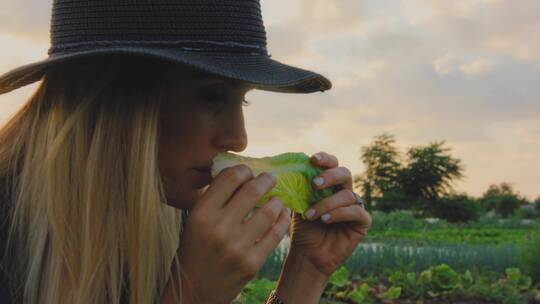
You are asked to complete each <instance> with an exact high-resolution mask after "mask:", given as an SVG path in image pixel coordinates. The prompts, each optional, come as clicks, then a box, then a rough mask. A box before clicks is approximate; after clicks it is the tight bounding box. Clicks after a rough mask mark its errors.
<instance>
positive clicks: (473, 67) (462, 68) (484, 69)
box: [433, 52, 495, 76]
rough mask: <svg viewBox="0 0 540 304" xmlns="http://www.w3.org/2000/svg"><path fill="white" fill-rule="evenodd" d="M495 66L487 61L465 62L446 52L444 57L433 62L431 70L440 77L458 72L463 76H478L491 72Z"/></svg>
mask: <svg viewBox="0 0 540 304" xmlns="http://www.w3.org/2000/svg"><path fill="white" fill-rule="evenodd" d="M494 67H495V64H494V63H493V62H491V61H490V60H487V59H477V60H473V61H471V62H465V60H464V59H461V58H459V57H458V56H456V55H455V54H454V53H453V52H448V53H446V54H445V55H444V56H442V57H440V58H437V59H435V60H434V61H433V69H434V70H435V72H437V74H439V75H440V76H446V75H449V74H451V73H454V72H459V73H461V74H462V75H464V76H479V75H483V74H486V73H489V72H490V71H492V70H493V68H494Z"/></svg>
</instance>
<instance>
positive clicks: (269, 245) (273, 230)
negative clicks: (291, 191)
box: [252, 209, 291, 265]
mask: <svg viewBox="0 0 540 304" xmlns="http://www.w3.org/2000/svg"><path fill="white" fill-rule="evenodd" d="M290 223H291V216H290V215H289V214H288V213H287V211H285V209H281V213H280V214H279V218H278V220H277V222H276V223H275V224H274V225H273V226H271V227H270V228H269V229H268V231H267V232H266V233H265V234H264V235H263V236H262V237H261V238H260V240H259V241H258V242H256V243H255V246H254V248H253V249H252V253H253V255H254V256H256V257H258V258H260V259H261V260H260V261H261V263H264V261H265V260H266V258H267V257H268V256H269V255H270V254H271V253H272V251H273V250H274V249H275V248H276V247H277V245H278V244H279V243H280V242H281V240H282V239H283V237H284V236H285V234H286V233H287V231H288V230H289V225H290ZM261 265H262V264H261Z"/></svg>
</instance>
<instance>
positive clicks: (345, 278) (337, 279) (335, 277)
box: [328, 266, 350, 287]
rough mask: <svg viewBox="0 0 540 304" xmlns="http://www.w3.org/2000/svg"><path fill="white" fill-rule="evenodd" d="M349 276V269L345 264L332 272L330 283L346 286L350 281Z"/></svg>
mask: <svg viewBox="0 0 540 304" xmlns="http://www.w3.org/2000/svg"><path fill="white" fill-rule="evenodd" d="M349 276H350V273H349V270H347V268H345V266H341V267H339V269H338V270H336V271H334V273H332V275H331V276H330V278H329V279H328V283H330V284H332V285H335V286H336V287H344V286H346V285H347V284H348V283H349Z"/></svg>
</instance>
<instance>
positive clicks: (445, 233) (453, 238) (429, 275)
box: [238, 212, 540, 304]
mask: <svg viewBox="0 0 540 304" xmlns="http://www.w3.org/2000/svg"><path fill="white" fill-rule="evenodd" d="M373 218H374V224H373V227H372V229H371V230H370V232H369V235H368V237H366V239H365V240H364V241H363V242H362V243H361V244H359V246H358V247H357V249H356V250H355V252H354V253H353V255H352V256H351V257H350V258H349V259H348V260H347V261H346V263H345V265H344V267H343V268H342V269H340V270H339V271H336V273H335V274H334V276H333V277H332V279H331V280H330V283H329V284H328V286H327V288H326V291H325V293H324V294H323V299H322V300H321V303H455V302H460V303H516V304H519V303H535V302H534V298H535V297H537V296H538V294H537V293H538V291H537V289H538V286H539V282H538V277H537V273H538V272H540V270H539V268H540V266H538V267H536V269H532V268H533V267H535V266H534V265H537V264H534V263H536V262H535V261H534V259H535V258H536V255H537V254H536V253H534V252H530V251H531V250H530V248H537V247H534V246H535V245H534V244H537V245H538V246H540V241H539V240H540V221H539V220H536V221H523V220H521V219H507V220H501V219H498V218H483V219H481V220H479V221H477V222H475V223H474V224H469V225H464V224H461V225H458V224H449V223H446V222H444V221H426V220H424V219H416V218H414V217H413V216H412V215H411V214H409V213H406V212H395V213H394V214H374V216H373ZM287 243H288V240H284V242H283V243H282V245H281V246H280V248H279V249H278V250H276V251H274V252H273V254H272V255H271V256H270V257H269V258H268V260H267V261H266V263H265V265H264V266H263V268H262V269H261V271H260V272H259V274H258V276H257V278H256V279H254V280H253V281H252V282H250V284H249V285H248V286H246V288H245V289H244V292H243V293H242V295H241V296H240V297H239V299H238V303H246V304H249V303H263V302H264V300H260V299H261V298H264V297H266V296H267V295H268V293H269V292H270V290H271V289H272V288H273V287H275V281H276V279H277V278H278V277H279V272H280V270H281V267H282V265H283V259H284V258H285V257H286V254H287V250H288V248H287V247H286V246H285V244H287ZM531 246H533V247H531ZM533 251H534V250H533ZM537 252H538V253H540V248H539V249H538V250H537ZM531 255H532V256H531ZM536 260H537V261H539V262H540V257H539V258H536ZM527 261H529V262H528V263H529V264H527ZM531 264H532V265H533V266H528V265H531Z"/></svg>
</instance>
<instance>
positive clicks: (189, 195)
mask: <svg viewBox="0 0 540 304" xmlns="http://www.w3.org/2000/svg"><path fill="white" fill-rule="evenodd" d="M207 188H208V186H204V187H202V188H199V189H196V188H191V189H184V190H182V191H181V193H176V195H172V196H170V197H169V196H167V205H169V206H171V207H174V208H177V209H182V210H191V208H193V206H195V204H196V203H197V201H198V200H199V199H200V198H201V196H202V195H203V194H204V192H205V191H206V189H207Z"/></svg>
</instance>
